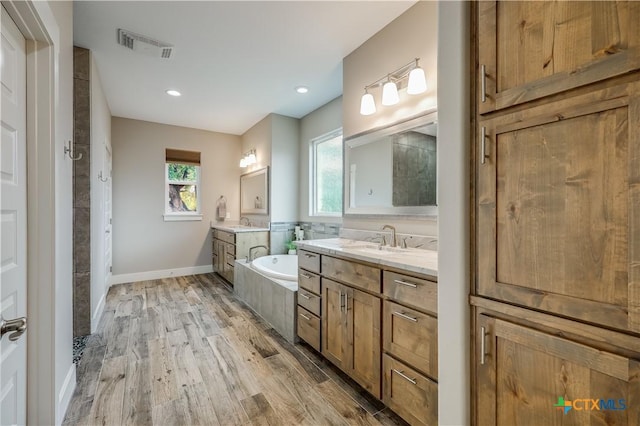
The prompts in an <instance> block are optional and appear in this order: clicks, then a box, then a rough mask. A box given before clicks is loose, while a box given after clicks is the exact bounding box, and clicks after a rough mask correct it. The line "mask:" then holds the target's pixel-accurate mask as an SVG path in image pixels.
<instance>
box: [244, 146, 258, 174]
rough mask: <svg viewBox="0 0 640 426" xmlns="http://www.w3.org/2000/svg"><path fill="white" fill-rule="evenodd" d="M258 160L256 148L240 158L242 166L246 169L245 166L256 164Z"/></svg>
mask: <svg viewBox="0 0 640 426" xmlns="http://www.w3.org/2000/svg"><path fill="white" fill-rule="evenodd" d="M257 162H258V157H256V150H255V148H254V149H251V150H249V151H247V152H245V153H244V154H243V155H242V159H240V167H242V168H243V169H244V168H245V167H247V166H250V165H252V164H256V163H257Z"/></svg>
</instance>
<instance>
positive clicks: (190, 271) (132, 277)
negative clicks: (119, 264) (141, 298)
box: [109, 265, 213, 285]
mask: <svg viewBox="0 0 640 426" xmlns="http://www.w3.org/2000/svg"><path fill="white" fill-rule="evenodd" d="M209 272H213V265H202V266H190V267H188V268H176V269H160V270H157V271H146V272H134V273H132V274H118V275H112V276H111V281H110V283H109V285H114V284H123V283H133V282H136V281H147V280H159V279H162V278H170V277H184V276H187V275H197V274H207V273H209Z"/></svg>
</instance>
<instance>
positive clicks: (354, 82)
mask: <svg viewBox="0 0 640 426" xmlns="http://www.w3.org/2000/svg"><path fill="white" fill-rule="evenodd" d="M437 12H438V2H435V1H433V2H432V1H420V2H417V3H416V4H415V5H414V6H412V7H411V8H410V9H408V10H407V11H406V12H405V13H403V14H402V15H400V16H399V17H398V18H396V19H395V20H393V21H392V22H391V23H390V24H389V25H387V26H386V27H384V28H383V29H382V30H380V31H379V32H378V33H376V34H375V35H374V36H372V37H371V38H370V39H369V40H367V41H365V42H364V43H363V44H362V45H361V46H360V47H358V48H357V49H356V50H354V51H353V52H351V53H350V54H349V55H348V56H347V57H346V58H344V61H343V103H344V135H345V137H350V136H353V135H355V134H358V133H361V132H364V131H367V130H370V129H373V128H376V127H381V126H385V125H388V124H392V123H395V122H397V121H399V120H402V119H405V118H407V117H411V116H415V115H417V114H421V113H424V112H425V111H427V110H428V109H430V108H435V107H436V105H437V69H436V64H437V54H438V53H437V52H438V50H437V49H438V46H437V43H438V16H437ZM415 58H420V66H421V67H422V69H424V71H425V75H426V78H427V91H426V92H425V93H422V94H419V95H413V96H410V95H407V92H406V81H405V87H404V89H402V88H399V89H400V90H399V91H398V92H399V96H400V102H399V103H398V104H397V105H393V106H388V107H383V106H382V105H381V104H380V100H381V93H382V90H381V88H380V87H377V88H372V89H370V90H369V93H371V94H373V96H374V98H375V100H376V107H377V112H376V113H375V114H373V115H369V116H364V115H360V99H361V97H362V94H363V93H364V87H365V86H367V85H369V84H371V83H373V82H374V81H376V80H378V79H379V78H381V77H384V76H386V75H387V74H388V73H390V72H392V71H394V70H396V69H398V68H399V67H401V66H403V65H405V64H407V63H408V62H410V61H411V60H413V59H415Z"/></svg>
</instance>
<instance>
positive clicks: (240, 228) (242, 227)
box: [211, 223, 269, 233]
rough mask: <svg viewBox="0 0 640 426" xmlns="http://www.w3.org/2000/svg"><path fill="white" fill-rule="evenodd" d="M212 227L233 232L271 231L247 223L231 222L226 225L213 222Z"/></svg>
mask: <svg viewBox="0 0 640 426" xmlns="http://www.w3.org/2000/svg"><path fill="white" fill-rule="evenodd" d="M211 228H214V229H219V230H221V231H225V232H232V233H238V232H258V231H269V228H258V227H255V226H245V225H237V224H231V223H229V224H226V225H225V224H219V223H212V224H211Z"/></svg>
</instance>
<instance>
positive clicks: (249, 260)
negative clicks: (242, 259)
mask: <svg viewBox="0 0 640 426" xmlns="http://www.w3.org/2000/svg"><path fill="white" fill-rule="evenodd" d="M259 248H263V249H265V250H266V251H267V254H268V253H269V247H267V246H263V245H259V246H253V247H251V248H249V256H247V261H248V262H251V261H252V260H253V259H255V257H253V256H252V250H255V249H259Z"/></svg>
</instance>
